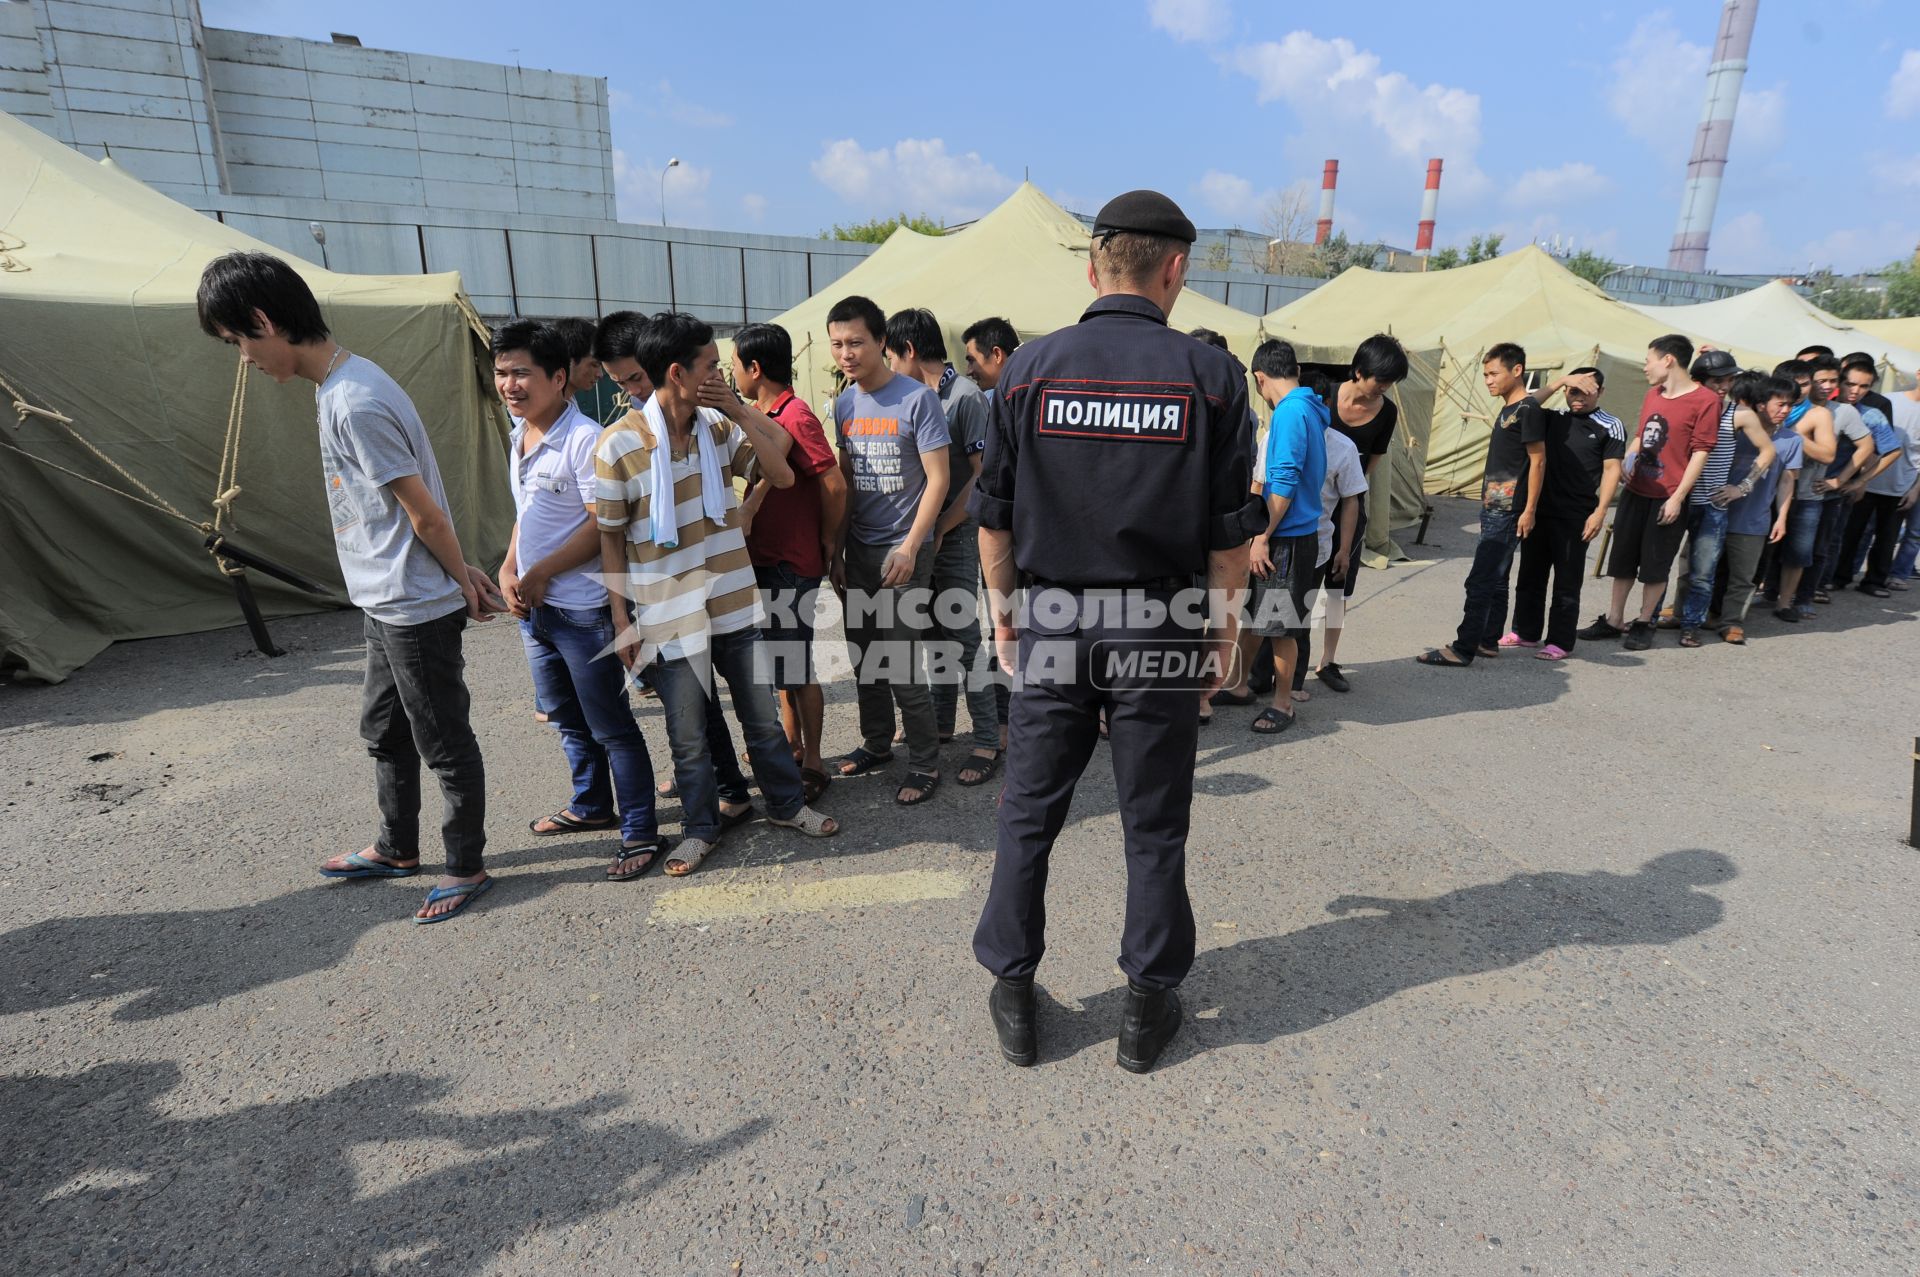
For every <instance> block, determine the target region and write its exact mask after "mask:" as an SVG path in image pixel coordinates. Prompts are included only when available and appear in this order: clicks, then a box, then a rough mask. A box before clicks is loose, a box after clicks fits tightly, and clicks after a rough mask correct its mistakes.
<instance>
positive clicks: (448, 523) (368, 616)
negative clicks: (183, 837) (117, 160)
mask: <svg viewBox="0 0 1920 1277" xmlns="http://www.w3.org/2000/svg"><path fill="white" fill-rule="evenodd" d="M198 303H199V312H200V327H201V328H202V329H204V330H205V331H206V333H207V334H208V335H209V336H212V337H218V338H220V339H221V340H222V341H225V342H227V343H229V344H231V345H234V346H237V347H239V349H240V353H241V355H242V357H243V358H245V359H246V361H247V362H248V363H250V364H252V365H253V366H254V367H256V368H258V369H259V370H260V371H261V372H264V373H266V374H267V375H268V376H269V377H272V378H273V379H274V380H275V381H277V382H281V383H285V382H289V381H292V380H294V379H295V378H299V379H301V380H304V381H310V382H312V383H313V384H314V387H315V390H314V399H315V404H316V410H317V418H318V425H319V432H320V456H321V462H322V465H323V467H324V471H323V473H324V475H325V479H326V485H327V508H328V511H329V513H330V515H331V517H332V520H333V535H334V544H335V547H336V549H337V550H338V552H339V557H340V574H341V576H342V577H343V578H344V579H345V581H346V585H347V596H348V597H349V598H351V599H352V600H353V602H354V603H355V604H357V605H358V606H359V607H360V608H361V610H362V611H363V612H364V613H365V622H364V624H365V629H366V640H367V672H366V683H365V687H364V689H363V692H362V697H361V710H360V734H361V736H362V738H363V739H365V741H366V743H367V752H368V753H369V754H371V755H372V756H373V762H374V776H375V779H376V783H377V786H378V791H379V804H380V834H379V837H378V838H377V839H376V840H375V841H374V843H373V844H372V845H371V846H369V847H367V848H366V849H365V850H363V851H357V852H353V853H351V854H349V855H344V856H335V857H334V858H333V859H331V860H329V861H327V862H326V863H325V864H324V865H322V866H321V869H320V872H321V873H322V874H323V875H325V876H326V877H329V878H411V877H413V876H414V875H416V874H418V873H419V872H420V764H421V761H422V760H423V759H424V760H425V762H426V764H427V766H428V767H431V768H432V769H433V773H434V776H435V777H436V778H437V779H438V780H439V782H440V792H441V796H442V797H443V799H444V800H445V815H444V817H443V819H442V822H441V827H440V833H441V838H442V840H443V841H444V843H445V844H446V850H447V871H446V874H445V876H443V877H442V878H441V879H440V882H439V885H437V886H436V887H434V888H433V890H431V891H429V892H428V893H427V900H426V903H425V904H424V905H422V906H421V907H420V909H419V910H417V911H416V912H415V913H414V915H413V919H414V921H415V922H422V923H434V922H445V921H446V920H447V919H449V918H451V917H453V916H454V915H455V914H458V913H462V912H465V911H466V910H467V908H468V907H469V906H471V905H472V903H473V902H474V901H475V900H478V899H479V898H480V896H481V894H482V893H483V892H485V891H486V890H487V888H489V887H491V886H492V885H493V879H492V878H490V877H488V876H487V871H486V867H485V864H484V861H483V853H484V851H485V848H486V815H487V796H486V771H485V768H484V766H483V765H482V763H481V760H480V743H479V741H477V740H476V739H475V738H474V735H473V729H472V728H471V727H470V726H469V724H468V721H467V708H468V697H467V685H466V678H465V675H464V673H463V671H464V669H465V664H464V661H463V658H462V656H461V651H460V633H461V631H462V630H463V629H465V628H466V624H467V621H468V620H469V619H472V620H476V621H486V620H491V619H492V615H493V613H495V612H498V611H502V610H504V608H505V604H504V602H502V601H500V599H499V595H498V592H497V591H496V590H495V589H494V585H493V582H492V581H491V580H489V579H488V578H487V574H486V573H484V572H482V571H481V570H480V569H479V568H476V567H474V566H473V565H472V564H470V563H468V562H467V561H466V558H465V556H464V555H463V554H462V553H461V550H460V539H459V537H458V536H457V535H456V534H455V533H454V529H453V520H452V519H451V518H450V517H449V516H448V514H447V502H446V494H445V492H444V491H443V490H442V489H441V486H440V472H439V468H438V467H437V466H435V465H434V460H433V448H432V447H431V445H429V444H428V442H427V432H426V427H425V426H423V425H422V424H421V421H420V414H419V413H418V412H416V411H415V410H414V407H413V401H412V400H410V399H408V398H407V396H406V393H405V392H404V391H402V390H401V389H400V387H399V386H397V385H395V384H394V381H393V379H392V378H391V377H388V376H387V374H386V373H384V372H382V371H381V370H380V368H379V367H378V366H376V365H375V364H373V363H372V362H371V361H369V360H365V359H361V358H360V357H358V356H356V355H351V354H349V353H348V352H347V351H346V350H344V349H342V348H341V346H340V344H339V343H338V342H336V341H334V340H333V337H332V335H331V334H330V333H329V332H328V329H327V323H326V320H325V318H324V317H323V316H322V315H321V313H320V303H319V302H318V301H317V300H315V298H314V296H313V292H312V290H311V289H309V288H308V287H307V283H306V281H305V280H304V279H302V278H301V277H300V275H299V273H298V272H296V271H295V270H294V269H293V268H292V267H291V266H289V265H287V264H286V263H285V262H283V261H281V260H280V259H279V258H277V257H273V256H271V255H269V254H267V253H228V254H227V255H225V256H224V257H219V258H216V259H215V260H214V261H212V262H211V263H209V264H208V266H207V268H206V270H205V271H204V272H203V273H202V274H201V276H200V293H199V298H198Z"/></svg>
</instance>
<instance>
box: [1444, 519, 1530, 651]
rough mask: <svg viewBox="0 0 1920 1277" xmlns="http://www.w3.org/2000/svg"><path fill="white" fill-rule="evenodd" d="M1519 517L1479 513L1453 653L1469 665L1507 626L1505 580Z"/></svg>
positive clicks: (1516, 539)
mask: <svg viewBox="0 0 1920 1277" xmlns="http://www.w3.org/2000/svg"><path fill="white" fill-rule="evenodd" d="M1519 520H1520V516H1519V515H1517V514H1515V513H1514V512H1513V511H1512V510H1482V511H1480V541H1479V544H1477V545H1475V546H1474V547H1473V566H1472V567H1470V568H1468V569H1467V590H1466V594H1467V602H1466V606H1465V607H1464V608H1462V609H1461V612H1460V631H1459V633H1458V635H1456V636H1455V638H1454V640H1453V650H1454V652H1455V654H1456V655H1458V656H1459V657H1460V659H1461V660H1463V661H1465V662H1466V663H1467V664H1469V665H1471V664H1473V658H1474V656H1475V655H1476V654H1477V653H1478V652H1479V650H1480V648H1481V647H1482V646H1483V645H1484V646H1486V647H1493V646H1494V645H1495V644H1497V643H1499V642H1500V632H1501V630H1502V629H1503V628H1505V626H1506V624H1507V577H1508V574H1509V573H1511V572H1512V571H1513V551H1514V547H1515V546H1516V545H1518V544H1519V541H1520V534H1519V533H1518V532H1517V531H1516V530H1515V525H1516V524H1517V523H1518V522H1519Z"/></svg>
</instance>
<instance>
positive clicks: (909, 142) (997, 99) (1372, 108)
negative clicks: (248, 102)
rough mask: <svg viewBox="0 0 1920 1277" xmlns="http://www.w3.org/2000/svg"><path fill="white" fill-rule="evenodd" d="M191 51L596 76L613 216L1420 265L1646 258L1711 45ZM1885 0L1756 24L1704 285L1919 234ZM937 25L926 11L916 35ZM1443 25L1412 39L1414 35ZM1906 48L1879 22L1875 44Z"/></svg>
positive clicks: (997, 8)
mask: <svg viewBox="0 0 1920 1277" xmlns="http://www.w3.org/2000/svg"><path fill="white" fill-rule="evenodd" d="M201 7H202V11H203V14H204V17H205V19H206V21H207V23H208V25H210V26H221V27H234V28H238V29H241V30H248V31H261V32H268V33H272V34H278V35H298V36H306V37H310V38H315V39H322V40H324V39H326V38H327V36H328V33H329V32H331V31H346V32H351V33H352V34H354V35H357V36H359V37H360V38H361V40H362V42H363V43H365V44H366V45H368V46H370V47H378V48H389V49H401V50H406V51H410V52H422V53H436V54H442V55H446V56H451V57H463V58H473V59H476V60H480V61H487V62H518V63H520V64H521V65H524V66H532V67H544V68H549V69H552V70H557V71H567V72H573V73H578V74H585V75H598V76H605V77H606V78H607V80H608V83H609V87H610V90H611V97H612V102H613V110H612V115H613V131H614V145H615V148H616V152H617V154H616V169H617V171H618V176H619V188H620V210H621V217H622V218H623V219H625V220H628V221H654V220H657V219H658V217H659V212H660V210H659V172H660V167H661V165H663V164H664V163H665V162H666V160H667V159H668V157H669V156H678V157H679V158H680V160H681V168H679V169H676V170H674V171H673V173H672V174H670V175H669V180H668V186H667V201H668V214H669V218H670V220H671V221H673V222H674V223H675V224H681V225H695V226H713V227H726V228H735V229H743V230H762V231H770V232H782V233H789V234H814V233H816V232H818V231H820V230H822V229H823V228H825V227H827V226H829V225H831V224H833V223H835V222H846V221H855V220H860V219H863V218H866V217H869V216H873V215H876V214H885V213H890V212H893V211H896V210H898V209H902V208H905V209H907V210H908V211H912V212H919V211H926V212H930V213H932V214H934V215H935V216H937V217H941V218H945V219H949V220H958V219H963V218H966V217H971V216H975V215H977V214H978V213H980V212H981V211H983V210H984V209H987V208H990V207H992V206H993V204H994V203H995V202H996V201H997V200H998V199H999V198H1000V197H1001V196H1003V195H1004V194H1005V193H1006V192H1007V191H1009V190H1011V189H1012V188H1013V186H1014V185H1015V184H1016V183H1017V182H1018V181H1019V180H1020V178H1021V176H1022V175H1023V174H1028V173H1030V174H1031V176H1032V179H1033V181H1034V182H1035V183H1036V184H1037V185H1039V186H1040V187H1041V189H1043V190H1045V191H1046V192H1047V193H1049V194H1050V195H1053V196H1054V197H1055V198H1056V199H1059V200H1061V201H1062V202H1063V203H1066V204H1068V205H1069V206H1071V207H1072V208H1074V209H1076V210H1077V211H1085V212H1091V211H1093V210H1095V209H1096V208H1098V206H1099V204H1100V203H1101V201H1103V200H1104V199H1105V198H1106V197H1107V196H1109V195H1111V194H1114V193H1116V192H1118V191H1120V190H1124V189H1127V188H1130V187H1135V186H1152V187H1157V188H1159V189H1161V190H1164V191H1166V192H1167V193H1168V194H1170V195H1172V196H1174V198H1176V199H1178V200H1179V201H1180V202H1181V204H1182V205H1183V206H1184V207H1185V208H1186V209H1187V211H1188V212H1189V213H1190V214H1191V215H1192V216H1193V218H1194V220H1195V221H1196V222H1198V223H1200V224H1201V225H1206V226H1228V225H1240V226H1246V227H1248V228H1251V229H1265V225H1264V224H1265V223H1266V222H1267V221H1268V220H1269V218H1270V216H1271V212H1270V211H1271V209H1272V208H1273V207H1274V205H1275V204H1276V202H1283V201H1284V197H1285V193H1286V192H1287V191H1289V190H1294V189H1297V190H1299V191H1301V192H1302V193H1303V194H1304V198H1305V202H1306V208H1307V213H1306V216H1307V217H1308V218H1309V219H1310V218H1311V217H1312V216H1313V208H1314V205H1315V202H1316V201H1317V192H1318V188H1319V184H1320V182H1319V179H1320V170H1321V165H1322V163H1323V162H1324V161H1325V160H1327V159H1329V158H1337V159H1339V160H1340V170H1341V172H1340V190H1339V201H1338V208H1337V210H1336V219H1335V220H1336V226H1337V227H1338V228H1340V229H1345V230H1346V231H1348V232H1349V233H1350V234H1352V235H1354V236H1355V237H1357V238H1378V239H1385V240H1387V241H1388V242H1391V243H1395V244H1401V245H1406V244H1410V243H1411V242H1412V240H1413V234H1414V223H1415V221H1416V220H1417V218H1418V215H1419V202H1420V188H1421V185H1422V181H1423V179H1424V175H1425V171H1426V160H1427V158H1428V157H1429V156H1440V157H1443V158H1444V159H1445V161H1446V173H1445V179H1444V181H1443V183H1442V187H1441V193H1440V212H1439V230H1438V235H1437V240H1438V242H1439V243H1440V244H1442V245H1445V244H1456V243H1464V242H1465V241H1466V239H1467V238H1468V237H1469V236H1470V235H1473V234H1475V233H1478V232H1483V231H1499V232H1502V233H1504V234H1505V235H1506V236H1507V242H1508V245H1509V246H1513V245H1516V244H1518V243H1520V242H1524V241H1525V240H1528V239H1531V238H1534V237H1536V236H1542V237H1544V236H1551V235H1554V234H1556V233H1557V234H1559V235H1561V236H1563V237H1567V238H1570V239H1571V240H1572V241H1573V242H1575V243H1577V244H1578V245H1580V246H1583V247H1585V246H1590V247H1594V248H1597V249H1599V250H1600V251H1603V252H1605V253H1607V254H1608V255H1610V256H1612V257H1614V258H1616V259H1619V260H1622V261H1627V262H1632V263H1637V264H1643V265H1663V264H1664V263H1665V261H1666V250H1667V245H1668V241H1669V240H1670V239H1671V238H1672V234H1673V226H1674V222H1675V220H1676V217H1677V215H1678V211H1679V204H1680V190H1681V186H1682V183H1683V180H1684V170H1685V165H1686V159H1687V152H1688V150H1689V148H1690V146H1691V143H1692V134H1693V127H1694V124H1695V123H1696V121H1697V120H1698V117H1699V114H1700V106H1701V101H1702V98H1703V96H1704V89H1705V75H1706V65H1707V60H1708V51H1709V49H1710V47H1711V45H1712V42H1713V37H1714V32H1715V28H1716V25H1717V23H1718V20H1719V8H1720V6H1719V5H1718V4H1716V3H1712V2H1711V0H1685V2H1684V3H1668V4H1664V5H1661V4H1637V3H1619V4H1614V5H1611V6H1603V7H1598V8H1589V7H1586V6H1575V5H1569V4H1563V3H1558V2H1556V3H1541V4H1526V5H1514V4H1511V3H1507V4H1497V5H1496V4H1482V3H1467V4H1454V5H1444V6H1443V5H1435V4H1433V3H1431V0H1426V2H1425V3H1421V4H1413V3H1398V2H1388V3H1373V4H1367V5H1355V6H1346V7H1345V11H1344V13H1343V12H1342V8H1343V7H1342V6H1329V5H1324V4H1323V5H1314V6H1296V5H1280V4H1274V3H1256V2H1255V0H1109V2H1108V3H1106V4H1098V5H1091V6H1086V5H1064V4H1060V5H1055V4H1048V3H1038V4H1035V3H1026V4H1012V3H1001V2H1000V0H977V2H976V3H974V4H972V5H969V6H965V7H962V8H948V9H927V8H926V7H924V6H915V5H907V6H902V7H897V8H889V7H887V6H872V7H866V6H863V7H861V8H859V9H857V10H847V9H836V8H831V7H819V6H812V5H794V4H791V3H782V4H767V3H757V2H741V0H734V2H732V3H721V4H666V3H660V2H659V0H651V2H643V3H633V2H632V0H628V2H627V3H619V4H616V3H611V2H610V0H574V3H570V4H552V3H531V4H530V3H524V2H523V3H503V2H500V0H463V3H462V4H460V5H458V6H451V5H446V4H437V3H436V4H426V3H395V0H377V2H376V0H319V2H318V3H315V2H313V0H301V2H299V3H295V2H293V0H202V4H201ZM1903 12H1905V16H1907V17H1908V18H1911V16H1912V14H1911V12H1910V11H1907V10H1906V4H1905V3H1904V0H1822V2H1821V3H1812V2H1811V0H1765V3H1764V4H1763V5H1762V6H1761V10H1760V15H1759V23H1758V27H1757V30H1756V33H1755V36H1754V41H1753V48H1752V53H1751V57H1750V69H1749V71H1748V73H1747V79H1746V85H1745V90H1744V96H1743V100H1742V105H1741V110H1740V116H1739V119H1738V121H1737V123H1736V125H1735V128H1734V138H1733V149H1732V158H1731V161H1730V163H1729V165H1728V169H1727V178H1726V184H1725V186H1724V188H1723V190H1722V193H1721V198H1720V204H1719V209H1718V213H1717V215H1716V217H1715V220H1714V229H1713V247H1712V251H1711V254H1710V256H1709V264H1710V266H1712V267H1713V268H1714V269H1716V270H1722V271H1729V272H1732V271H1774V272H1784V271H1793V270H1800V269H1804V268H1805V267H1806V266H1808V265H1809V264H1815V265H1831V266H1834V267H1836V268H1838V269H1841V270H1854V269H1864V268H1871V267H1875V266H1878V265H1881V264H1883V263H1885V262H1886V261H1888V260H1890V259H1892V258H1894V257H1896V256H1900V255H1904V254H1906V253H1910V252H1912V251H1913V250H1914V247H1915V242H1916V239H1920V144H1917V143H1916V141H1915V138H1914V134H1915V132H1916V131H1917V130H1920V31H1915V30H1914V29H1913V25H1912V23H1911V22H1910V21H1909V22H1905V23H1903V22H1901V21H1900V20H1899V19H1900V17H1901V16H1902V14H1903ZM936 13H937V14H939V15H940V16H939V17H935V16H934V15H935V14H936ZM1436 14H1439V15H1443V16H1442V17H1441V18H1440V20H1439V21H1438V22H1436V21H1435V15H1436ZM1903 28H1904V29H1903Z"/></svg>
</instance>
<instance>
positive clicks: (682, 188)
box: [613, 147, 713, 226]
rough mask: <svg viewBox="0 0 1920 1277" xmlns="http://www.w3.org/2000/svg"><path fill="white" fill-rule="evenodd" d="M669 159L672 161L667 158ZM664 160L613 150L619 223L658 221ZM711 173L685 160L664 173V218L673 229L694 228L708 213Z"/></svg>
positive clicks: (708, 169)
mask: <svg viewBox="0 0 1920 1277" xmlns="http://www.w3.org/2000/svg"><path fill="white" fill-rule="evenodd" d="M668 158H671V157H668ZM666 162H667V161H666V160H664V159H654V158H644V159H638V160H636V159H634V158H632V157H631V156H629V155H628V154H627V153H626V152H625V151H623V150H621V149H620V148H619V147H615V148H614V149H613V193H614V200H615V206H616V207H617V208H618V209H619V213H620V218H621V220H622V221H628V222H658V221H659V220H660V178H661V168H662V166H664V165H665V164H666ZM712 184H713V170H712V169H710V168H701V167H699V166H698V165H695V164H689V163H687V162H686V161H685V160H682V161H680V163H679V164H677V165H675V166H674V167H673V168H670V169H667V170H666V195H667V218H668V220H669V221H671V222H672V223H673V224H674V225H675V226H689V225H695V224H697V222H696V219H698V218H701V217H704V216H705V215H706V212H707V188H708V187H710V186H711V185H712Z"/></svg>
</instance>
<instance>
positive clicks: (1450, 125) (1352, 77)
mask: <svg viewBox="0 0 1920 1277" xmlns="http://www.w3.org/2000/svg"><path fill="white" fill-rule="evenodd" d="M1224 61H1225V62H1226V65H1228V66H1229V67H1231V68H1232V69H1234V70H1236V71H1239V72H1240V73H1241V74H1243V75H1245V76H1247V77H1248V78H1250V79H1251V80H1253V82H1254V84H1255V85H1256V86H1257V87H1256V96H1257V97H1258V99H1259V101H1260V102H1262V103H1267V102H1284V103H1286V105H1287V106H1288V107H1289V108H1291V109H1292V111H1293V113H1294V114H1295V115H1296V116H1297V117H1298V118H1299V119H1300V121H1301V122H1302V123H1303V124H1304V125H1306V126H1307V128H1308V129H1309V130H1311V131H1313V132H1315V133H1316V134H1319V135H1322V136H1326V137H1327V139H1328V140H1329V141H1332V142H1337V141H1338V139H1337V138H1336V137H1334V136H1332V134H1334V133H1337V131H1338V129H1339V127H1340V126H1346V127H1348V128H1351V127H1353V126H1356V125H1358V126H1361V127H1364V128H1365V129H1367V130H1368V131H1369V133H1370V140H1371V141H1373V142H1376V143H1377V142H1385V143H1386V145H1387V148H1388V150H1389V151H1391V152H1392V153H1393V154H1395V155H1398V156H1401V157H1403V158H1405V159H1409V160H1424V159H1427V158H1429V157H1432V156H1439V157H1441V158H1443V159H1445V160H1446V162H1447V169H1448V173H1447V177H1448V185H1449V186H1450V187H1451V188H1453V190H1454V192H1455V193H1456V194H1461V193H1464V194H1467V195H1474V194H1477V193H1478V192H1479V191H1481V190H1482V189H1484V187H1485V183H1486V179H1485V176H1484V175H1483V174H1482V173H1481V172H1480V169H1479V166H1478V161H1477V153H1478V151H1479V149H1480V95H1479V94H1477V93H1472V92H1469V91H1468V90H1466V89H1460V88H1454V87H1452V86H1450V85H1445V84H1427V85H1420V84H1416V83H1415V82H1414V81H1413V80H1411V79H1409V78H1408V77H1407V76H1405V75H1403V74H1401V73H1400V72H1398V71H1383V70H1381V62H1380V58H1379V55H1377V54H1375V53H1372V52H1369V51H1368V50H1365V49H1361V48H1359V47H1358V46H1357V45H1355V44H1354V43H1353V41H1351V40H1348V39H1345V38H1336V39H1332V40H1322V39H1321V38H1320V37H1318V36H1316V35H1314V34H1313V33H1312V32H1309V31H1293V32H1289V33H1288V34H1287V36H1286V37H1285V38H1284V39H1281V40H1277V41H1274V40H1269V41H1265V42H1263V43H1260V44H1256V45H1251V46H1249V47H1247V48H1244V49H1241V50H1239V51H1237V52H1235V53H1233V54H1231V55H1229V56H1228V57H1227V58H1225V59H1224Z"/></svg>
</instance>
